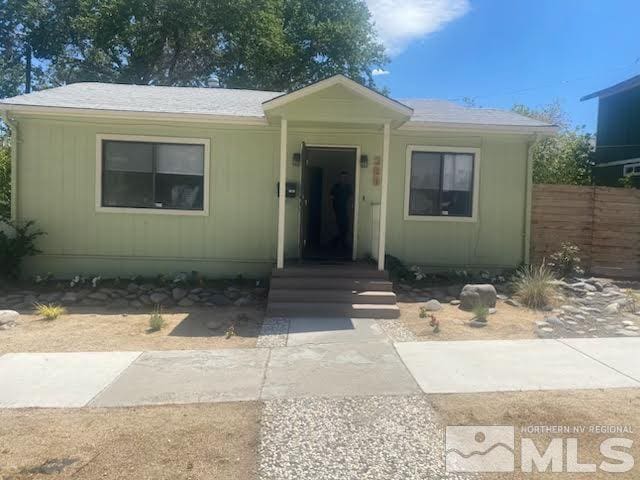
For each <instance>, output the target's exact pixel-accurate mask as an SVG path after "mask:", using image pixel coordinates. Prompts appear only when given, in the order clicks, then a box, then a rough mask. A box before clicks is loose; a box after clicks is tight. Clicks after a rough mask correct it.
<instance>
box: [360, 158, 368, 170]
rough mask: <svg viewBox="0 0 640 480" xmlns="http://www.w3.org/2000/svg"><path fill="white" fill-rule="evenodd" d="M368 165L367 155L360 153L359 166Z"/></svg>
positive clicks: (365, 166) (364, 166)
mask: <svg viewBox="0 0 640 480" xmlns="http://www.w3.org/2000/svg"><path fill="white" fill-rule="evenodd" d="M368 166H369V157H368V156H367V155H360V168H367V167H368Z"/></svg>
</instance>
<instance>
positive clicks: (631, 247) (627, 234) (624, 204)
mask: <svg viewBox="0 0 640 480" xmlns="http://www.w3.org/2000/svg"><path fill="white" fill-rule="evenodd" d="M531 224H532V225H531V250H532V251H531V258H532V260H533V261H538V262H539V261H541V260H542V259H543V258H545V257H549V255H550V254H552V253H553V252H555V251H557V250H558V248H559V247H560V244H561V243H562V242H571V243H574V244H575V245H577V246H578V247H580V250H581V251H582V256H581V258H582V263H583V266H584V267H585V268H587V269H589V270H590V271H591V273H592V274H593V275H603V276H612V277H625V278H636V277H639V278H640V190H637V189H628V188H609V187H578V186H573V185H534V187H533V202H532V211H531Z"/></svg>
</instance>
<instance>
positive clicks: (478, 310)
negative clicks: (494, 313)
mask: <svg viewBox="0 0 640 480" xmlns="http://www.w3.org/2000/svg"><path fill="white" fill-rule="evenodd" d="M473 315H474V317H475V319H476V320H478V321H479V322H484V323H486V322H487V317H488V316H489V309H488V308H487V307H486V306H484V305H482V304H481V303H479V304H477V305H476V306H475V307H473Z"/></svg>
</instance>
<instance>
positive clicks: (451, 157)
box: [409, 151, 474, 217]
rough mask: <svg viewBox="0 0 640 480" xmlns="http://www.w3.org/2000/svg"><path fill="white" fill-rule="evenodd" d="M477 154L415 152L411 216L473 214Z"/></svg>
mask: <svg viewBox="0 0 640 480" xmlns="http://www.w3.org/2000/svg"><path fill="white" fill-rule="evenodd" d="M473 169H474V155H473V154H470V153H439V152H420V151H414V152H412V154H411V172H410V174H411V181H410V186H409V188H410V191H409V215H415V216H444V215H447V216H457V217H471V216H472V212H473V205H472V201H473Z"/></svg>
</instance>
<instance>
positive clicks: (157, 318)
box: [149, 305, 166, 332]
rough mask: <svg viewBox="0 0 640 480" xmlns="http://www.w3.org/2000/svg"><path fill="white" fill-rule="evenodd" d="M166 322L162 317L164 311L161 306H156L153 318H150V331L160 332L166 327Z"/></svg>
mask: <svg viewBox="0 0 640 480" xmlns="http://www.w3.org/2000/svg"><path fill="white" fill-rule="evenodd" d="M165 323H166V322H165V320H164V318H163V317H162V311H161V309H160V306H159V305H156V308H155V309H154V311H153V313H152V314H151V316H149V331H150V332H158V331H160V330H162V328H163V327H164V326H165Z"/></svg>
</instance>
